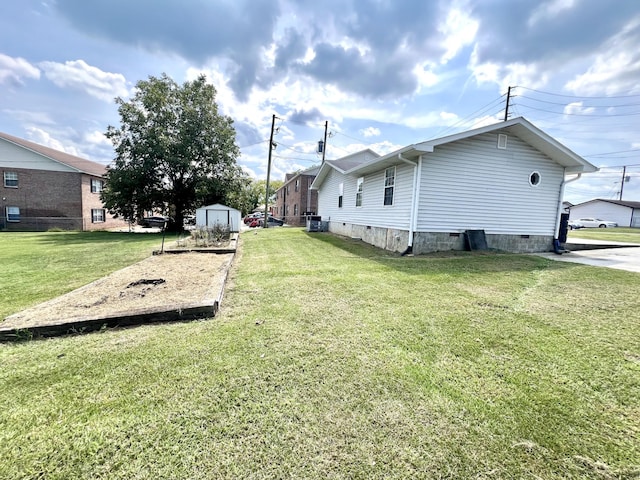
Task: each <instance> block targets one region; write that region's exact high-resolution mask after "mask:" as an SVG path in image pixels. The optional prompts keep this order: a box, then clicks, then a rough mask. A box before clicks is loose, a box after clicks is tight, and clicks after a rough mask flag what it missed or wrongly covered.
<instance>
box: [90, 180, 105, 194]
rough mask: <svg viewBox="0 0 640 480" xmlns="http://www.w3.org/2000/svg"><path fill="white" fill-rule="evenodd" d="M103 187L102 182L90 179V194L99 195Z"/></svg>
mask: <svg viewBox="0 0 640 480" xmlns="http://www.w3.org/2000/svg"><path fill="white" fill-rule="evenodd" d="M103 186H104V182H103V181H102V180H96V179H95V178H92V179H91V193H100V192H101V191H102V187H103Z"/></svg>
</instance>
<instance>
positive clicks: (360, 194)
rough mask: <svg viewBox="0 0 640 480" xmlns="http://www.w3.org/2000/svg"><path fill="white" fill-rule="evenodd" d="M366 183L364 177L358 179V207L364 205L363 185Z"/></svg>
mask: <svg viewBox="0 0 640 480" xmlns="http://www.w3.org/2000/svg"><path fill="white" fill-rule="evenodd" d="M363 184H364V177H360V178H359V179H358V183H357V184H356V207H361V206H362V185H363Z"/></svg>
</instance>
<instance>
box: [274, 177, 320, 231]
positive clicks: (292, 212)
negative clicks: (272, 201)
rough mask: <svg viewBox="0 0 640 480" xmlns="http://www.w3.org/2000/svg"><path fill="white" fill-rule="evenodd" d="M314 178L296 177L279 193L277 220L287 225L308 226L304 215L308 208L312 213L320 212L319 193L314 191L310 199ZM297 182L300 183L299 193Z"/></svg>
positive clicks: (276, 206)
mask: <svg viewBox="0 0 640 480" xmlns="http://www.w3.org/2000/svg"><path fill="white" fill-rule="evenodd" d="M314 178H315V176H313V175H296V176H295V177H293V178H291V179H290V180H289V181H288V182H286V183H285V184H284V185H283V186H282V187H281V188H280V189H279V190H278V191H277V193H276V205H275V208H276V215H275V216H276V217H277V218H280V219H282V220H284V222H285V223H286V224H287V225H296V226H304V225H306V218H305V217H304V215H303V214H304V212H306V211H307V208H309V211H312V212H316V211H317V210H318V192H317V191H315V190H312V191H311V196H310V197H309V186H310V185H311V184H312V183H313V180H314ZM296 180H298V182H299V183H298V189H297V191H296ZM296 211H297V213H296Z"/></svg>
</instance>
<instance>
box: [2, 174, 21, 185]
mask: <svg viewBox="0 0 640 480" xmlns="http://www.w3.org/2000/svg"><path fill="white" fill-rule="evenodd" d="M4 186H5V187H11V188H18V174H17V172H4Z"/></svg>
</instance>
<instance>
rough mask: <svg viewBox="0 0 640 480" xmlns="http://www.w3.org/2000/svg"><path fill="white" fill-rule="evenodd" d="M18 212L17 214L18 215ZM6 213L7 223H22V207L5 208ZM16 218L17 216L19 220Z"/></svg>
mask: <svg viewBox="0 0 640 480" xmlns="http://www.w3.org/2000/svg"><path fill="white" fill-rule="evenodd" d="M11 210H13V212H11ZM16 211H17V213H16ZM4 213H5V218H6V219H7V222H11V223H19V222H20V207H9V206H7V207H5V209H4ZM11 216H14V218H13V219H12V218H11ZM15 216H17V217H18V218H17V219H16V218H15Z"/></svg>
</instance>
